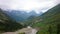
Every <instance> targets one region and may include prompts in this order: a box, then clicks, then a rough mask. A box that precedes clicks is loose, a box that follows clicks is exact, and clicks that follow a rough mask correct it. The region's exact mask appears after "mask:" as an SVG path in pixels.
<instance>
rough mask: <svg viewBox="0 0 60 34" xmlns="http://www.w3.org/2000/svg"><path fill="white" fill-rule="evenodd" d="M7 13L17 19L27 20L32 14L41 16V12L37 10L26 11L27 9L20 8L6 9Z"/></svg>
mask: <svg viewBox="0 0 60 34" xmlns="http://www.w3.org/2000/svg"><path fill="white" fill-rule="evenodd" d="M5 13H7V14H8V15H9V16H10V17H12V18H13V19H15V20H16V21H18V22H19V21H20V22H22V21H25V20H26V19H27V18H29V17H30V16H34V17H35V16H39V15H41V14H42V13H40V14H37V13H36V12H35V11H31V12H29V13H27V12H25V11H18V10H10V11H5Z"/></svg>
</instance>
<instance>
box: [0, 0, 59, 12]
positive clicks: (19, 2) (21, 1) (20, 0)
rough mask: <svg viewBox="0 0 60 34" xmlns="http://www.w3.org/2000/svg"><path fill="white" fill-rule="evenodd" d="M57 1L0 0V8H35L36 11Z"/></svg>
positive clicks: (28, 9) (57, 1)
mask: <svg viewBox="0 0 60 34" xmlns="http://www.w3.org/2000/svg"><path fill="white" fill-rule="evenodd" d="M58 3H59V0H0V8H2V9H13V10H25V11H27V12H29V11H30V10H35V11H36V12H37V13H38V12H39V11H42V9H44V8H46V9H49V8H51V7H53V6H55V5H56V4H58ZM46 9H45V10H46Z"/></svg>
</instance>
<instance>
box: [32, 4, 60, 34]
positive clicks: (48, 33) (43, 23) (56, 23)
mask: <svg viewBox="0 0 60 34" xmlns="http://www.w3.org/2000/svg"><path fill="white" fill-rule="evenodd" d="M38 18H39V19H40V21H39V22H36V23H35V24H33V27H38V28H40V30H39V31H38V32H37V34H60V4H59V5H57V6H55V7H53V8H51V9H50V10H48V11H47V12H46V13H44V14H42V15H41V16H39V17H38ZM36 19H37V18H36Z"/></svg>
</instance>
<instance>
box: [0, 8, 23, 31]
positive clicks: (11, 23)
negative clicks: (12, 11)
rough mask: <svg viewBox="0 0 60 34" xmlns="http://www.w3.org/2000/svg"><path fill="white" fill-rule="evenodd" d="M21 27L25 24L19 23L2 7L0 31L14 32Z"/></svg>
mask: <svg viewBox="0 0 60 34" xmlns="http://www.w3.org/2000/svg"><path fill="white" fill-rule="evenodd" d="M21 28H23V26H22V25H21V24H20V23H17V22H16V21H15V20H13V19H12V18H10V16H8V15H7V14H5V13H4V11H3V10H1V9H0V32H12V31H16V30H18V29H21Z"/></svg>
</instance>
